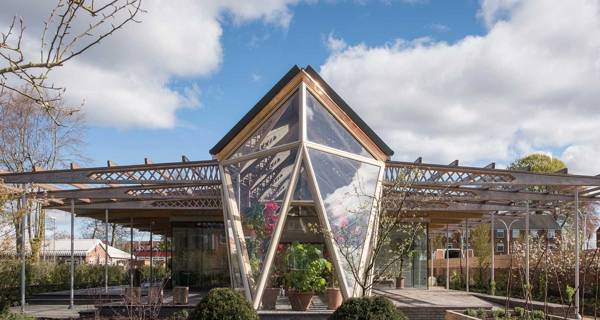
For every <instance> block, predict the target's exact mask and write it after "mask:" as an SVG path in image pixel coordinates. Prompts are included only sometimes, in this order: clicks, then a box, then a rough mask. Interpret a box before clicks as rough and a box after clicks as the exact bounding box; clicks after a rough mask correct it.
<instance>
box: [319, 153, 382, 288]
mask: <svg viewBox="0 0 600 320" xmlns="http://www.w3.org/2000/svg"><path fill="white" fill-rule="evenodd" d="M309 155H310V159H311V162H312V166H313V170H314V172H315V176H316V179H317V181H316V182H317V184H318V186H319V191H320V192H321V197H322V199H323V204H324V206H325V213H326V217H327V219H328V221H329V224H330V227H331V238H332V240H333V241H334V242H335V243H336V245H337V247H338V250H339V254H340V260H341V263H342V267H343V268H344V269H345V270H344V271H345V274H346V279H347V282H348V284H349V285H350V288H352V287H353V286H354V278H353V277H352V273H351V271H352V270H355V271H357V270H358V268H359V265H360V258H361V253H362V249H363V245H364V244H365V243H366V242H367V241H366V240H367V239H366V236H367V227H368V223H369V217H370V213H371V208H372V205H373V200H374V198H373V197H374V196H375V191H376V186H377V179H378V176H379V167H378V166H374V165H371V164H366V163H362V162H359V161H356V160H351V159H348V158H343V157H339V156H336V155H333V154H329V153H326V152H322V151H318V150H314V149H309Z"/></svg>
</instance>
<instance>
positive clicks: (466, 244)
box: [464, 219, 469, 292]
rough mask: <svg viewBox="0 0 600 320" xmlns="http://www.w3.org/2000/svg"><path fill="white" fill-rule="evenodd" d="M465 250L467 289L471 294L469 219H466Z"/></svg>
mask: <svg viewBox="0 0 600 320" xmlns="http://www.w3.org/2000/svg"><path fill="white" fill-rule="evenodd" d="M464 242H465V249H466V256H465V257H466V260H465V261H466V265H467V266H466V268H467V277H466V282H467V283H466V288H467V292H469V219H465V241H464Z"/></svg>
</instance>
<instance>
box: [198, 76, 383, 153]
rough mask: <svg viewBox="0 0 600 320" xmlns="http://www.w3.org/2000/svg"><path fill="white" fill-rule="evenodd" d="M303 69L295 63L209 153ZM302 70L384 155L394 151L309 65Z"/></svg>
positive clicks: (225, 143)
mask: <svg viewBox="0 0 600 320" xmlns="http://www.w3.org/2000/svg"><path fill="white" fill-rule="evenodd" d="M302 70H303V69H300V68H299V67H298V66H297V65H295V66H293V67H292V68H291V69H290V70H289V71H288V72H287V73H286V74H285V75H284V76H283V77H282V78H281V79H280V80H279V81H277V83H276V84H275V85H274V86H273V87H272V88H271V90H269V92H267V94H265V95H264V96H263V97H262V98H261V99H260V100H259V101H258V102H257V103H256V104H255V105H254V107H252V109H250V111H248V113H246V115H244V117H242V119H241V120H240V121H238V123H236V124H235V126H233V128H231V130H229V132H227V134H226V135H225V136H224V137H223V138H221V140H219V142H217V144H215V146H214V147H212V148H211V149H210V151H209V152H210V154H211V155H216V154H217V153H219V152H221V150H223V148H225V146H226V145H227V144H228V143H229V142H230V141H231V140H232V139H233V138H234V137H235V136H236V135H237V134H238V133H239V132H240V131H242V129H243V128H244V127H245V126H246V125H248V123H249V122H250V121H251V120H252V119H253V118H254V117H255V116H256V115H257V114H258V113H259V112H260V111H261V110H262V109H263V108H264V107H265V105H266V104H267V103H269V101H271V100H273V98H274V97H275V96H276V95H277V93H279V91H281V90H282V89H283V87H284V86H285V85H286V84H287V83H288V82H290V81H291V80H292V79H293V78H294V77H295V76H296V75H297V74H298V73H300V72H302ZM304 71H305V72H306V73H307V74H308V75H310V76H311V77H313V78H314V79H315V80H316V81H318V82H319V83H320V84H321V86H322V87H323V89H324V90H325V91H326V93H327V94H328V95H329V97H331V99H332V100H333V102H335V104H337V105H338V106H339V107H340V108H341V109H342V111H344V112H345V113H346V114H347V115H348V116H349V117H350V119H351V120H352V121H353V122H354V123H356V125H358V127H359V128H360V129H361V130H363V131H364V132H365V133H366V134H367V136H368V137H369V138H370V139H371V140H373V142H375V144H376V145H377V146H378V147H379V148H380V149H381V151H383V152H384V153H385V154H386V155H388V156H390V157H391V156H392V155H393V154H394V151H393V150H392V149H391V148H390V147H389V146H388V145H387V144H386V143H385V142H383V140H382V139H381V138H380V137H379V136H378V135H377V134H376V133H375V132H374V131H373V130H372V129H371V127H369V125H367V124H366V123H365V122H364V121H363V120H362V119H361V118H360V117H359V116H358V114H356V112H354V110H352V108H351V107H350V106H349V105H348V104H347V103H346V101H344V99H342V97H340V96H339V95H338V94H337V92H335V90H333V89H332V88H331V87H330V86H329V85H328V84H327V82H325V80H323V78H321V76H320V75H319V74H318V73H317V71H315V70H314V69H313V68H312V67H311V66H310V65H308V66H307V67H306V69H304Z"/></svg>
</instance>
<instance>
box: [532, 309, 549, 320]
mask: <svg viewBox="0 0 600 320" xmlns="http://www.w3.org/2000/svg"><path fill="white" fill-rule="evenodd" d="M531 316H532V317H533V319H534V320H544V319H546V314H544V311H542V310H533V312H531Z"/></svg>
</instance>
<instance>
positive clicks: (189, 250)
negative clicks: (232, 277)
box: [173, 222, 230, 290]
mask: <svg viewBox="0 0 600 320" xmlns="http://www.w3.org/2000/svg"><path fill="white" fill-rule="evenodd" d="M190 225H191V226H190ZM226 241H227V239H226V237H225V226H224V225H223V223H222V222H197V223H196V224H195V225H194V223H187V224H186V226H178V225H174V226H173V245H174V247H173V252H174V256H173V285H175V286H186V287H190V288H191V289H197V290H199V289H201V290H206V289H211V288H216V287H224V286H229V282H230V281H229V267H228V265H227V243H226Z"/></svg>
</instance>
